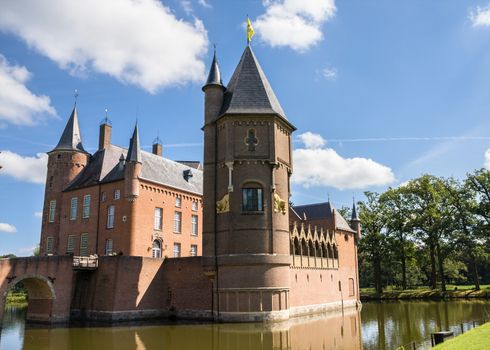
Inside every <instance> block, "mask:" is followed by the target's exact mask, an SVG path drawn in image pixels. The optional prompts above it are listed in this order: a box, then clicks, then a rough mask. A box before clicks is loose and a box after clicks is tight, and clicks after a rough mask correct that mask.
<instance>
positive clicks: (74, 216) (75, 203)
mask: <svg viewBox="0 0 490 350" xmlns="http://www.w3.org/2000/svg"><path fill="white" fill-rule="evenodd" d="M77 207H78V198H77V197H73V198H72V199H71V204H70V220H76V219H77Z"/></svg>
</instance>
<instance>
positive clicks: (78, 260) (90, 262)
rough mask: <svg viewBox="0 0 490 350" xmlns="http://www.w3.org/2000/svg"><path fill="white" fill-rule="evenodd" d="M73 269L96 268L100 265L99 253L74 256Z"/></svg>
mask: <svg viewBox="0 0 490 350" xmlns="http://www.w3.org/2000/svg"><path fill="white" fill-rule="evenodd" d="M72 267H73V270H85V271H86V270H96V269H97V268H98V267H99V258H98V257H97V255H90V256H74V257H73V265H72Z"/></svg>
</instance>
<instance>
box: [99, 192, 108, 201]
mask: <svg viewBox="0 0 490 350" xmlns="http://www.w3.org/2000/svg"><path fill="white" fill-rule="evenodd" d="M106 200H107V194H106V193H105V192H102V194H101V195H100V201H101V202H105V201H106Z"/></svg>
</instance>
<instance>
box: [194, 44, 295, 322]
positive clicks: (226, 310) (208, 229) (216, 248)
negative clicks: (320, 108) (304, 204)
mask: <svg viewBox="0 0 490 350" xmlns="http://www.w3.org/2000/svg"><path fill="white" fill-rule="evenodd" d="M203 91H204V93H205V113H204V114H205V116H204V120H205V124H204V127H203V130H204V184H203V186H204V192H203V208H204V209H203V210H204V213H203V219H204V222H203V256H204V262H205V268H206V271H208V272H207V273H208V275H209V276H212V278H213V280H214V291H215V292H214V297H215V303H214V305H215V309H214V312H215V315H216V316H217V317H218V318H219V319H222V320H239V321H244V320H245V321H246V320H250V321H251V320H261V319H281V318H287V317H288V316H287V313H288V309H287V304H288V297H289V296H288V293H289V288H288V286H289V266H290V262H291V257H290V254H289V253H290V248H289V222H288V215H289V210H288V206H289V203H288V199H289V192H290V189H289V178H290V175H291V173H292V159H291V153H292V152H291V135H292V132H293V131H294V130H295V127H294V126H293V125H292V124H291V123H290V122H289V121H288V120H287V118H286V115H285V113H284V111H283V109H282V107H281V105H280V104H279V101H278V100H277V98H276V96H275V94H274V92H273V90H272V88H271V85H270V84H269V81H268V80H267V78H266V76H265V74H264V72H263V70H262V68H261V67H260V64H259V62H258V61H257V58H256V57H255V55H254V53H253V51H252V49H251V48H250V46H247V47H246V48H245V50H244V52H243V54H242V57H241V59H240V62H239V63H238V66H237V67H236V69H235V72H234V73H233V75H232V77H231V79H230V81H229V83H228V85H227V86H226V88H225V87H224V86H223V84H222V82H221V74H220V71H219V66H218V63H217V60H216V56H214V58H213V62H212V65H211V69H210V73H209V78H208V80H207V82H206V84H205V85H204V87H203Z"/></svg>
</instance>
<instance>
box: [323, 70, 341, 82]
mask: <svg viewBox="0 0 490 350" xmlns="http://www.w3.org/2000/svg"><path fill="white" fill-rule="evenodd" d="M320 73H321V75H322V77H323V78H325V79H326V80H335V79H337V70H336V69H335V68H323V69H322V70H321V71H320Z"/></svg>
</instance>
